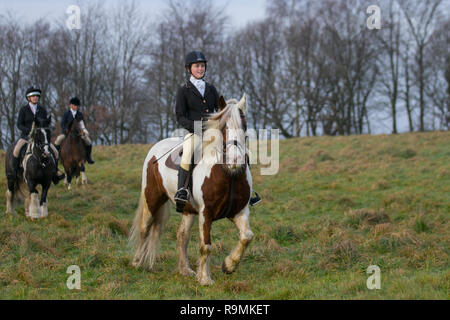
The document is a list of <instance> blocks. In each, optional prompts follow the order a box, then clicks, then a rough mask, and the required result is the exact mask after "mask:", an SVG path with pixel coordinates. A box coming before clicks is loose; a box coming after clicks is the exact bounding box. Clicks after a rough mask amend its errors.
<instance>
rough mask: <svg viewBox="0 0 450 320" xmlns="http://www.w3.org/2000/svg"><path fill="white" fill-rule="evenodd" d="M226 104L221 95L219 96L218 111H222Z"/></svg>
mask: <svg viewBox="0 0 450 320" xmlns="http://www.w3.org/2000/svg"><path fill="white" fill-rule="evenodd" d="M226 106H227V103H226V102H225V99H224V98H223V96H220V97H219V111H222V110H223V109H225V107H226Z"/></svg>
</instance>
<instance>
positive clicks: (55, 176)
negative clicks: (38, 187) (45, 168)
mask: <svg viewBox="0 0 450 320" xmlns="http://www.w3.org/2000/svg"><path fill="white" fill-rule="evenodd" d="M56 148H57V149H58V147H56ZM58 152H59V150H58ZM53 157H54V159H55V164H56V169H55V171H54V173H53V177H52V181H53V183H54V184H55V185H57V184H58V182H59V181H60V180H62V179H64V178H65V177H66V175H65V174H64V173H61V174H58V159H57V158H56V157H55V155H53Z"/></svg>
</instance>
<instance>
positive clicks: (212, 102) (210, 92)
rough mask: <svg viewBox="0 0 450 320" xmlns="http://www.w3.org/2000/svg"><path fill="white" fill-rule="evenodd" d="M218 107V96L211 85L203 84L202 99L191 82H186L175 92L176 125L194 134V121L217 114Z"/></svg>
mask: <svg viewBox="0 0 450 320" xmlns="http://www.w3.org/2000/svg"><path fill="white" fill-rule="evenodd" d="M218 105H219V95H218V93H217V90H216V88H215V87H214V86H213V85H212V84H209V83H207V82H206V83H205V95H204V97H202V95H201V94H200V92H199V91H198V90H197V88H196V87H195V86H194V85H193V84H192V82H190V81H187V82H186V84H184V85H183V86H181V87H180V88H179V89H178V92H177V101H176V107H175V113H176V116H177V121H178V124H179V125H181V126H182V127H183V128H185V129H186V130H188V131H189V132H194V121H198V120H202V118H205V117H207V116H208V115H210V114H211V113H214V112H217V111H218V110H219V107H218Z"/></svg>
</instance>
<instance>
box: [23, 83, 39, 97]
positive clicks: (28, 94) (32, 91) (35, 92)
mask: <svg viewBox="0 0 450 320" xmlns="http://www.w3.org/2000/svg"><path fill="white" fill-rule="evenodd" d="M32 96H39V97H40V96H41V89H39V88H37V87H34V86H31V87H29V88H28V89H27V91H26V92H25V98H26V99H28V98H29V97H32Z"/></svg>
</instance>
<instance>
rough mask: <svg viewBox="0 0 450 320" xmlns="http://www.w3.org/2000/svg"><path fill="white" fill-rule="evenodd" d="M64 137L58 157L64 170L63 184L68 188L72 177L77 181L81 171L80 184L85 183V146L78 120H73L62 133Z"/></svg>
mask: <svg viewBox="0 0 450 320" xmlns="http://www.w3.org/2000/svg"><path fill="white" fill-rule="evenodd" d="M64 134H65V135H66V138H65V139H64V140H63V141H62V142H61V149H60V159H61V163H62V165H63V167H64V171H65V172H66V181H65V184H66V186H67V188H68V189H69V190H70V189H71V186H70V183H71V182H72V177H76V178H77V181H78V178H79V177H80V173H81V182H82V184H87V178H86V174H85V167H84V164H85V163H86V148H85V146H84V142H83V139H82V138H81V135H82V134H83V131H82V130H81V127H80V121H78V120H73V121H72V122H71V123H70V124H69V126H68V127H67V129H66V132H65V133H64Z"/></svg>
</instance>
